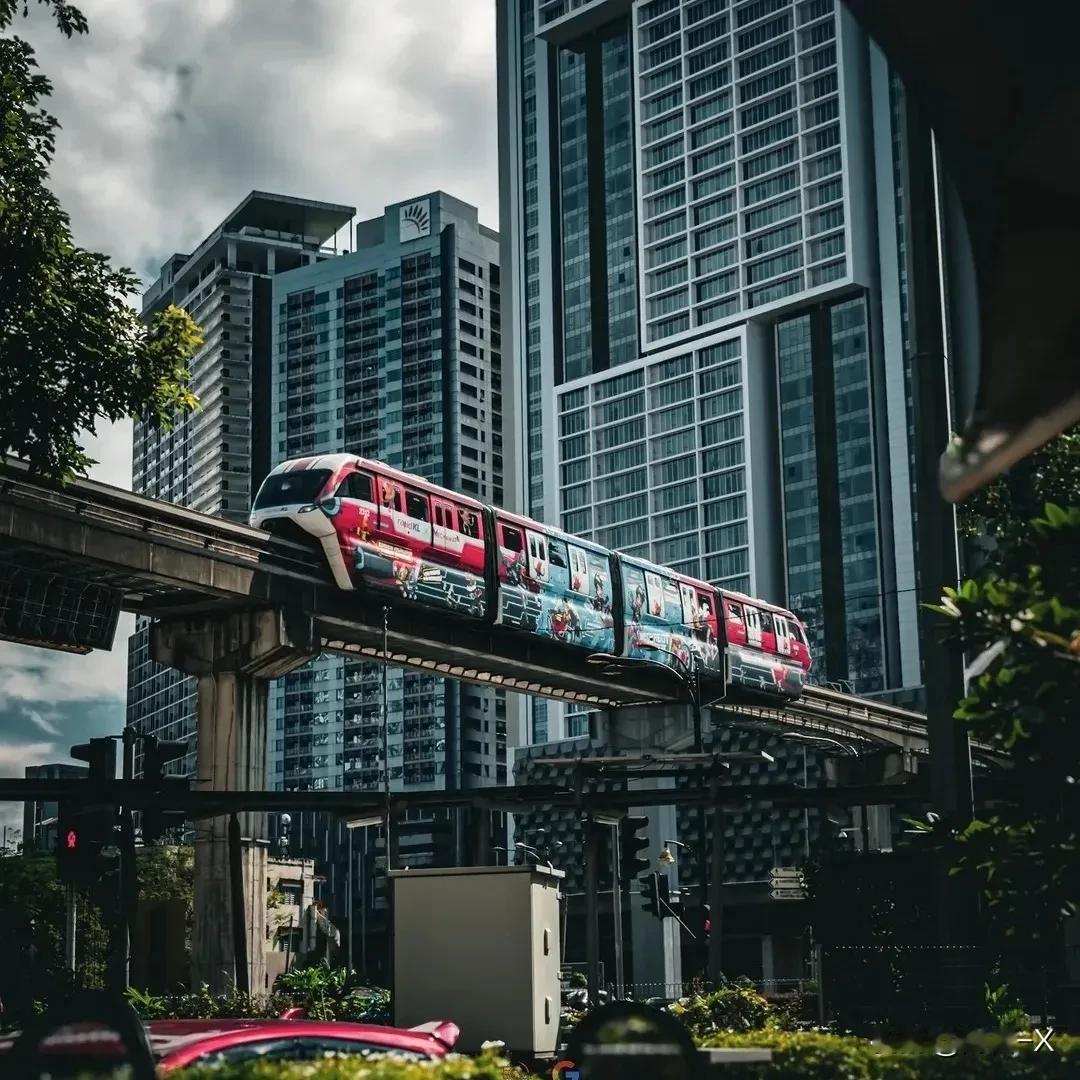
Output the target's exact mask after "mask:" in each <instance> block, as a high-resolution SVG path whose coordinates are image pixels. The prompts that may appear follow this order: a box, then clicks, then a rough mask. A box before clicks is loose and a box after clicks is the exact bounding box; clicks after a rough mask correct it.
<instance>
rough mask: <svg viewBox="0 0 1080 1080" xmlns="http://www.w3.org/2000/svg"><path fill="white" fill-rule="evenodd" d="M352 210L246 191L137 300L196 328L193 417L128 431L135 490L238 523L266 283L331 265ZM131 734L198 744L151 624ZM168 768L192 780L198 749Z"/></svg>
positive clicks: (265, 441)
mask: <svg viewBox="0 0 1080 1080" xmlns="http://www.w3.org/2000/svg"><path fill="white" fill-rule="evenodd" d="M355 212H356V211H355V210H354V209H353V207H351V206H339V205H337V204H332V203H323V202H317V201H315V200H312V199H299V198H294V197H292V196H288V195H271V194H267V193H265V192H260V191H253V192H251V193H250V194H249V195H248V196H246V198H245V199H244V200H243V201H242V202H241V203H240V205H239V206H237V207H236V209H235V210H233V212H232V213H231V214H229V215H228V217H226V218H225V220H224V221H223V222H222V223H221V224H220V225H219V226H218V227H217V228H216V229H214V230H213V232H211V233H210V235H209V236H207V237H206V239H205V240H203V241H202V243H201V244H199V246H198V247H197V248H196V249H195V250H194V251H193V252H192V253H191V254H188V255H182V254H177V255H173V256H172V257H171V258H170V259H169V260H168V261H167V262H166V263H165V264H164V265H163V266H162V268H161V274H160V276H159V277H158V279H157V280H156V281H155V282H154V284H153V285H151V286H150V288H149V289H147V291H146V293H145V294H144V295H143V315H144V317H146V318H150V317H151V316H153V315H154V314H156V313H157V312H159V311H162V310H164V309H165V308H166V307H168V306H169V305H170V304H175V305H176V306H177V307H181V308H184V309H185V310H187V311H188V312H189V313H190V314H191V316H192V318H194V320H195V321H196V322H197V323H199V325H200V326H201V327H202V334H203V339H204V344H203V346H202V347H201V348H200V349H199V351H198V352H197V353H196V354H195V357H194V359H193V361H192V365H191V369H192V384H191V389H192V390H193V391H194V393H195V394H196V395H197V396H198V398H199V402H200V406H199V409H198V410H197V411H196V412H194V413H191V414H189V415H187V416H183V417H181V418H179V420H178V421H177V423H176V425H175V427H173V429H172V430H171V431H161V430H157V429H155V428H152V427H150V426H148V425H145V424H136V425H135V438H134V461H133V469H132V480H133V484H132V486H133V489H134V490H135V491H136V492H138V493H139V494H142V495H150V496H152V497H154V498H157V499H165V500H167V501H169V502H174V503H177V504H179V505H181V506H188V507H191V508H192V509H193V510H198V511H200V512H202V513H206V514H219V515H221V516H222V517H227V518H232V519H234V520H236V521H246V520H247V516H248V513H249V511H250V509H251V499H252V495H253V493H254V491H255V489H257V488H258V486H259V484H260V483H261V482H262V479H263V477H264V476H265V475H266V473H267V472H268V471H269V470H270V467H271V466H270V461H271V442H270V357H271V353H270V329H271V306H270V282H271V279H272V278H273V276H274V275H275V274H279V273H281V272H283V271H285V270H290V269H294V268H296V267H298V266H304V265H307V264H309V263H317V262H320V261H322V260H324V259H328V258H331V257H332V256H333V255H334V254H336V248H334V247H332V246H330V245H331V242H332V241H333V240H334V238H335V236H336V234H337V233H338V232H339V231H340V230H341V229H342V228H344V227H345V226H347V225H348V224H349V221H350V220H351V219H352V217H353V215H354V214H355ZM127 722H128V723H129V724H132V723H138V724H139V726H140V729H141V731H143V732H144V733H146V734H156V735H159V736H161V737H162V738H166V739H180V738H186V737H188V736H190V735H193V734H194V725H195V681H194V679H192V678H190V677H188V676H183V675H181V674H180V673H179V672H175V671H172V670H170V669H167V668H163V667H160V666H158V665H157V664H155V663H153V661H151V659H150V630H149V621H148V620H146V619H139V620H138V622H137V624H136V630H135V633H134V634H132V636H131V638H130V639H129V642H128V703H127ZM173 768H174V769H175V770H177V771H183V772H186V773H189V774H190V773H193V772H194V768H195V742H194V739H192V740H191V742H190V750H189V753H188V754H187V755H186V757H185V758H184V759H183V760H182V761H180V762H178V763H177V764H176V765H174V766H173Z"/></svg>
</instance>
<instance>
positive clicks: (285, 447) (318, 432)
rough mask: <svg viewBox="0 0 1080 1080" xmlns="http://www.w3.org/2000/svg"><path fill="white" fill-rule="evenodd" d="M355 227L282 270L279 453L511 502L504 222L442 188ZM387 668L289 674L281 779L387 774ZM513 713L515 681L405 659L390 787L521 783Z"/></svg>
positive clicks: (337, 665)
mask: <svg viewBox="0 0 1080 1080" xmlns="http://www.w3.org/2000/svg"><path fill="white" fill-rule="evenodd" d="M355 239H356V242H355V250H354V252H353V253H352V254H350V255H347V256H343V257H341V258H337V259H334V260H333V261H331V262H327V263H322V264H319V265H315V266H307V267H304V268H301V269H298V270H294V271H292V272H290V273H287V274H282V275H280V276H279V277H277V278H275V279H274V282H273V310H274V324H273V348H274V358H273V368H272V393H271V399H272V405H271V428H270V432H271V440H272V446H271V453H272V459H273V462H274V463H275V464H276V463H277V462H280V461H283V460H286V459H288V458H295V457H303V456H308V455H311V454H317V453H322V452H336V451H342V450H344V451H347V452H350V453H355V454H359V455H362V456H365V457H371V458H376V459H378V460H379V461H383V462H386V463H387V464H389V465H393V466H395V467H397V468H400V469H404V470H406V471H408V472H410V473H413V474H415V475H417V476H422V477H424V478H425V479H428V480H431V481H433V482H434V483H437V484H441V485H443V486H445V487H448V488H451V489H453V490H455V491H462V492H466V493H468V494H471V495H474V496H476V497H478V498H481V499H484V500H486V501H490V502H495V503H500V502H501V501H502V498H503V480H502V476H503V458H502V454H503V446H502V365H501V334H502V327H501V281H500V271H499V239H498V234H497V233H496V232H494V231H493V230H490V229H488V228H486V227H485V226H483V225H481V224H480V223H479V220H478V216H477V211H476V208H475V207H472V206H469V205H467V204H466V203H463V202H460V201H458V200H457V199H454V198H451V197H450V196H449V195H446V194H444V193H442V192H434V193H431V194H428V195H423V196H421V197H419V198H415V199H411V200H409V201H408V202H403V203H398V204H394V205H392V206H389V207H387V208H386V211H385V213H384V214H383V215H382V216H380V217H378V218H374V219H372V220H370V221H363V222H360V223H359V224H358V225H357V227H356V238H355ZM390 617H391V619H397V618H401V619H409V618H414V617H415V616H412V615H409V614H408V613H405V612H402V613H398V612H394V613H392V614H391V616H390ZM382 679H383V672H382V668H381V666H380V665H378V664H374V663H370V662H363V661H353V660H342V659H341V658H340V657H323V658H320V659H319V660H317V661H315V662H314V663H312V664H311V665H309V666H308V667H307V668H305V669H304V670H302V671H300V672H296V673H295V674H292V675H289V676H287V677H286V678H284V679H282V680H280V681H279V682H278V683H277V684H275V689H274V690H273V692H272V697H271V711H270V726H271V730H270V745H271V751H270V761H271V776H272V779H273V782H274V784H275V786H276V787H278V788H285V789H293V790H295V789H331V788H346V789H354V788H359V789H364V788H376V789H377V788H378V787H379V786H380V785H381V783H382V779H383V768H384V762H383V749H382V734H383V722H384V715H383V699H382ZM505 710H506V704H505V699H504V695H503V694H502V693H496V692H495V691H493V690H490V689H487V688H480V687H476V686H473V685H471V684H468V683H455V682H451V681H446V680H443V679H437V678H434V677H432V676H430V675H426V674H417V673H406V672H402V671H400V670H397V669H392V670H391V671H390V672H389V674H388V678H387V702H386V718H385V719H386V724H387V741H388V744H389V770H390V783H391V785H392V787H394V788H395V789H398V790H402V789H404V790H410V791H412V790H433V789H439V788H443V787H447V788H458V787H469V786H473V785H480V784H485V783H486V784H494V783H505V781H506V713H505ZM430 857H431V854H430V853H428V854H426V855H425V854H423V853H420V854H418V855H416V856H415V857H413V858H412V860H411V862H410V865H416V864H417V859H418V858H419V859H420V860H421V861H423V860H424V859H425V858H430Z"/></svg>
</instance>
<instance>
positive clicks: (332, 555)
mask: <svg viewBox="0 0 1080 1080" xmlns="http://www.w3.org/2000/svg"><path fill="white" fill-rule="evenodd" d="M251 523H252V524H253V525H255V526H257V527H259V528H266V529H270V530H271V531H273V532H278V533H281V534H284V535H290V536H293V537H296V536H297V535H300V536H302V537H303V538H304V539H308V540H310V539H314V540H315V541H317V542H318V543H319V545H320V546H321V548H322V550H323V552H324V553H325V555H326V558H327V561H328V563H329V566H330V570H331V573H332V574H333V577H334V581H335V582H336V584H337V585H338V587H339V588H341V589H343V590H349V591H352V590H359V589H374V590H382V591H383V592H385V593H392V594H395V595H396V596H398V597H399V598H400V599H401V600H403V601H405V602H407V603H409V604H414V605H417V606H418V607H421V608H429V609H430V608H442V609H444V610H448V611H452V612H455V613H456V614H458V615H460V616H461V617H463V618H467V619H476V620H486V621H487V622H489V623H494V624H495V625H498V626H503V627H506V628H508V629H513V630H516V631H520V632H521V633H526V634H534V635H537V636H539V637H543V638H546V639H549V640H553V641H557V642H560V643H563V644H565V645H566V646H568V647H571V648H575V649H582V650H585V651H587V652H589V653H609V654H615V655H619V656H625V657H629V658H638V659H642V660H649V661H653V662H660V663H663V664H667V665H668V666H671V667H681V668H683V670H696V671H697V672H698V673H699V674H700V675H701V677H702V678H703V679H713V680H723V679H726V680H727V681H728V682H729V683H730V684H731V685H732V686H735V687H740V688H742V689H745V690H747V691H751V692H754V693H763V694H767V695H777V694H779V695H781V696H783V697H786V698H795V697H798V696H799V694H800V693H801V692H802V688H803V684H804V682H805V678H806V675H807V673H808V672H809V671H810V667H811V663H812V660H811V656H810V650H809V647H808V642H807V637H806V630H805V627H804V626H803V624H802V623H801V622H800V621H799V619H798V618H797V617H796V616H795V615H793V614H792V613H791V612H790V611H785V610H784V609H783V608H779V607H776V606H774V605H772V604H767V603H764V602H763V601H760V600H755V599H753V598H752V597H749V596H743V595H742V594H740V593H733V592H728V591H726V590H724V589H719V588H717V587H716V586H713V585H710V584H708V583H707V582H704V581H698V580H696V579H694V578H690V577H687V576H686V575H684V574H679V573H676V572H675V571H673V570H670V569H668V568H667V567H663V566H657V565H655V564H654V563H649V562H646V561H644V560H642V559H637V558H632V557H630V556H628V555H624V554H622V553H621V552H618V551H608V550H606V549H605V548H602V547H600V546H599V545H597V544H594V543H592V542H590V541H588V540H582V539H580V538H579V537H576V536H570V535H569V534H567V533H564V532H562V531H561V530H559V529H556V528H554V527H552V526H550V525H543V524H541V523H540V522H537V521H532V520H531V519H529V518H525V517H521V516H520V515H517V514H512V513H510V512H509V511H506V510H502V509H500V508H499V507H495V506H486V505H485V504H483V503H482V502H479V501H478V500H476V499H473V498H470V497H469V496H466V495H460V494H457V493H456V492H452V491H448V490H447V489H445V488H441V487H438V486H437V485H435V484H432V483H430V482H429V481H427V480H423V479H420V478H419V477H415V476H410V475H408V474H407V473H402V472H399V471H398V470H396V469H391V468H390V467H388V466H386V465H383V464H381V463H379V462H376V461H370V460H367V459H365V458H359V457H355V456H353V455H351V454H330V455H324V456H321V457H311V458H302V459H298V460H295V461H287V462H284V463H283V464H281V465H279V466H278V467H277V468H276V469H274V471H273V472H272V473H271V474H270V475H269V476H268V477H267V478H266V480H265V481H264V482H263V485H262V487H261V488H260V489H259V493H258V495H257V496H256V498H255V505H254V507H253V509H252V512H251Z"/></svg>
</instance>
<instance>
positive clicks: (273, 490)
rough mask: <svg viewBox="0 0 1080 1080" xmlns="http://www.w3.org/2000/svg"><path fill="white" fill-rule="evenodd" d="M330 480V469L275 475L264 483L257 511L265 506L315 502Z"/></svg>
mask: <svg viewBox="0 0 1080 1080" xmlns="http://www.w3.org/2000/svg"><path fill="white" fill-rule="evenodd" d="M329 479H330V471H329V470H328V469H304V470H303V471H301V472H287V473H275V474H274V475H273V476H268V477H267V478H266V479H265V480H264V481H263V485H262V487H261V488H259V494H258V495H257V496H256V497H255V509H256V510H258V509H259V508H260V507H263V506H292V505H295V504H300V505H303V504H304V503H309V502H314V501H315V498H316V496H317V495H318V494H319V492H320V491H322V489H323V487H324V486H325V484H326V481H327V480H329Z"/></svg>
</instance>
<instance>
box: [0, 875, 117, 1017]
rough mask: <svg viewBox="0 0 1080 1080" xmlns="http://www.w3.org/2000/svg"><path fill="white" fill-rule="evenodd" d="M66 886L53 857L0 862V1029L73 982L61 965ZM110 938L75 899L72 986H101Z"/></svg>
mask: <svg viewBox="0 0 1080 1080" xmlns="http://www.w3.org/2000/svg"><path fill="white" fill-rule="evenodd" d="M65 911H66V897H65V891H64V887H63V886H62V885H61V884H60V883H59V882H58V881H57V880H56V861H55V859H54V858H53V857H52V856H51V855H37V854H31V855H22V856H10V857H8V858H5V859H3V860H0V956H2V957H3V958H4V962H3V963H2V964H0V1002H2V1003H3V1013H2V1014H0V1024H2V1025H5V1026H6V1025H8V1024H14V1025H17V1024H19V1023H20V1022H21V1021H24V1020H25V1019H26V1017H27V1016H29V1015H31V1014H32V1013H33V1011H34V1010H35V1009H36V1008H39V1007H40V1005H41V1004H43V1003H45V1002H48V1001H50V1000H53V999H54V998H55V997H56V995H58V994H63V993H65V992H66V991H67V990H68V989H69V988H70V987H71V985H72V978H71V975H70V973H69V972H68V971H67V969H66V967H65V965H64V925H65V922H64V914H65ZM107 953H108V933H107V931H106V928H105V925H104V923H103V922H102V919H101V917H100V915H99V913H98V911H97V909H96V908H95V907H94V906H93V905H92V904H90V903H88V902H87V898H86V897H85V896H82V897H80V899H79V922H78V934H77V935H76V951H75V961H76V970H75V978H74V982H75V983H77V984H78V985H80V986H87V987H100V986H102V985H103V980H104V976H105V960H106V956H107Z"/></svg>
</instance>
